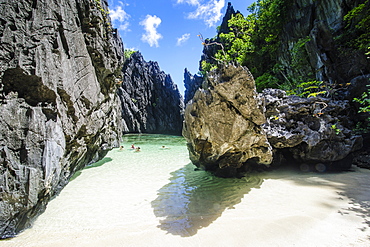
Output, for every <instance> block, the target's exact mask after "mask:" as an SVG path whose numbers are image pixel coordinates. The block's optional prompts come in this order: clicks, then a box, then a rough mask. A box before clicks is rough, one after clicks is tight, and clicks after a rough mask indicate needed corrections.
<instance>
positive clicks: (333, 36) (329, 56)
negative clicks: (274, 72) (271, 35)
mask: <svg viewBox="0 0 370 247" xmlns="http://www.w3.org/2000/svg"><path fill="white" fill-rule="evenodd" d="M363 2H364V1H363V0H346V1H343V0H327V1H315V0H297V1H294V4H292V5H291V6H289V11H288V12H287V13H288V17H287V20H288V21H287V23H286V24H285V25H284V29H283V32H282V35H281V47H280V52H279V53H278V61H279V63H280V64H281V72H282V73H284V74H285V76H286V77H292V78H294V77H295V78H297V77H302V78H305V79H307V80H309V79H316V80H319V81H327V82H330V83H333V84H341V83H347V82H350V80H352V79H353V78H355V77H357V76H362V75H364V74H368V73H370V62H369V61H368V59H366V56H365V54H364V51H361V50H356V49H353V48H349V47H346V46H345V45H343V44H341V42H340V37H341V36H342V35H343V33H344V31H345V30H344V29H345V26H346V23H345V22H344V18H343V17H344V16H345V15H346V14H347V13H348V11H350V10H352V9H353V8H354V7H356V6H358V5H359V4H360V3H363ZM353 38H355V37H353Z"/></svg>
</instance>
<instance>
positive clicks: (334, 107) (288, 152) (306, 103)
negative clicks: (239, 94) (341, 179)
mask: <svg viewBox="0 0 370 247" xmlns="http://www.w3.org/2000/svg"><path fill="white" fill-rule="evenodd" d="M263 97H264V99H265V102H266V117H267V123H266V124H264V125H263V126H264V130H265V131H266V133H267V137H268V140H269V143H270V144H271V146H272V147H273V148H274V149H275V151H277V152H280V154H283V155H284V156H285V157H288V159H289V157H291V158H293V159H294V161H296V162H297V163H299V164H301V165H302V164H303V166H309V165H311V166H317V165H318V164H319V166H318V168H317V169H318V170H319V171H324V170H326V169H348V168H349V167H351V165H352V162H351V160H350V159H349V158H350V156H349V154H351V153H353V152H354V151H356V150H358V149H360V148H361V147H362V137H361V136H357V135H353V134H352V129H353V128H354V126H355V124H354V123H353V122H351V121H350V120H349V118H348V116H349V115H350V114H351V107H350V106H349V103H348V101H346V100H331V99H325V98H315V97H311V98H300V97H298V96H287V95H286V93H285V92H284V91H282V90H278V89H266V90H264V91H263ZM345 158H347V159H346V160H345ZM304 169H306V167H304Z"/></svg>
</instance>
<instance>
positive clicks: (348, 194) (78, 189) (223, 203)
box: [0, 135, 370, 247]
mask: <svg viewBox="0 0 370 247" xmlns="http://www.w3.org/2000/svg"><path fill="white" fill-rule="evenodd" d="M132 144H134V146H136V147H140V150H141V151H140V152H135V150H133V149H131V148H130V147H131V145H132ZM122 145H123V146H124V149H123V150H120V149H119V148H116V149H114V150H112V151H110V152H109V153H108V155H107V156H106V157H105V158H104V159H103V160H101V161H99V162H97V163H95V164H92V165H91V166H88V167H86V168H85V169H84V170H82V171H81V172H79V173H77V174H76V175H75V176H74V177H73V179H71V181H70V183H69V184H68V185H67V186H66V187H65V189H64V190H63V191H62V192H61V193H60V195H59V196H57V197H56V198H55V199H53V200H52V201H51V202H50V203H49V205H48V207H47V209H46V211H45V213H44V214H42V215H41V216H39V218H38V219H37V220H36V221H35V223H34V225H33V227H32V228H30V229H27V230H25V231H24V232H22V233H21V234H20V235H19V236H17V237H16V238H13V239H11V240H6V241H0V246H5V247H6V246H12V247H14V246H22V247H26V246H38V247H40V246H53V247H57V246H78V247H79V246H89V247H90V246H135V247H136V246H161V247H162V246H187V247H188V246H370V241H369V236H370V230H369V224H368V223H366V222H370V210H369V208H368V207H365V206H366V205H370V182H369V179H368V177H369V176H370V172H369V171H367V170H363V169H357V168H356V169H355V170H354V171H353V172H350V173H338V174H316V173H302V172H297V171H290V170H281V171H274V172H270V173H260V174H253V175H249V176H247V177H244V178H242V179H229V178H228V179H226V178H218V177H214V176H212V175H211V174H209V173H208V172H205V171H201V170H195V168H196V167H195V166H194V165H192V164H191V162H190V160H189V158H188V151H187V148H186V142H185V140H184V138H182V137H178V136H167V135H125V136H124V137H123V142H122ZM162 146H165V148H162ZM359 188H360V189H359ZM367 203H368V204H367ZM364 205H365V206H364Z"/></svg>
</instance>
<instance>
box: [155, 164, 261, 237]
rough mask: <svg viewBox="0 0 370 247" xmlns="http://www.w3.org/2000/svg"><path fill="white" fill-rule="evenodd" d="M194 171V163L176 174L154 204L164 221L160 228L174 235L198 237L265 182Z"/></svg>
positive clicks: (253, 176) (253, 178)
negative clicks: (198, 232)
mask: <svg viewBox="0 0 370 247" xmlns="http://www.w3.org/2000/svg"><path fill="white" fill-rule="evenodd" d="M194 168H195V166H194V165H192V164H191V163H190V164H188V165H186V166H185V167H183V168H181V169H179V170H177V171H174V172H172V173H171V175H172V177H171V178H170V182H169V183H168V184H167V185H165V186H163V187H162V188H161V189H159V190H158V197H157V198H156V199H155V200H154V201H152V207H153V211H154V214H155V216H156V217H159V218H163V219H161V220H160V225H159V226H158V227H159V228H160V229H162V230H164V231H167V232H168V233H171V234H173V235H180V236H182V237H190V236H193V235H195V234H196V233H197V231H198V230H199V229H201V228H203V227H207V226H209V225H210V224H211V223H212V222H213V221H215V220H216V219H217V218H218V217H220V216H221V214H222V213H223V212H224V211H225V209H231V208H233V206H234V205H236V204H238V203H240V202H241V199H242V198H243V197H244V195H245V194H247V193H249V191H250V190H251V189H252V188H259V187H260V185H261V184H262V182H263V180H262V179H260V177H259V176H258V174H256V175H250V176H249V177H244V178H241V179H237V178H235V179H234V178H219V177H215V176H213V175H211V174H210V173H208V172H205V171H194Z"/></svg>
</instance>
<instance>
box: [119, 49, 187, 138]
mask: <svg viewBox="0 0 370 247" xmlns="http://www.w3.org/2000/svg"><path fill="white" fill-rule="evenodd" d="M118 94H119V96H120V99H121V102H122V117H123V125H124V132H135V133H160V134H175V135H181V130H182V122H183V112H184V103H183V98H182V96H181V94H180V93H179V90H178V88H177V86H176V84H174V83H173V81H172V79H171V77H170V75H167V74H165V73H164V72H163V71H161V70H160V68H159V66H158V63H157V62H152V61H150V62H146V61H145V60H144V58H143V56H142V55H141V54H140V52H135V53H134V54H133V55H132V56H131V57H130V58H129V59H128V60H126V62H125V64H124V66H123V80H122V85H121V87H120V88H119V90H118Z"/></svg>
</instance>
